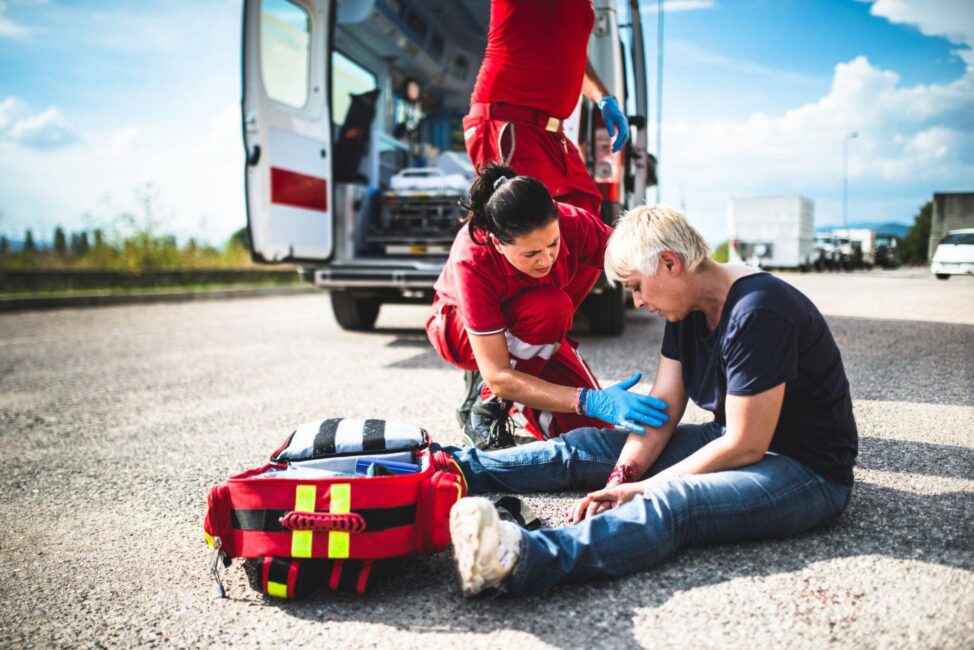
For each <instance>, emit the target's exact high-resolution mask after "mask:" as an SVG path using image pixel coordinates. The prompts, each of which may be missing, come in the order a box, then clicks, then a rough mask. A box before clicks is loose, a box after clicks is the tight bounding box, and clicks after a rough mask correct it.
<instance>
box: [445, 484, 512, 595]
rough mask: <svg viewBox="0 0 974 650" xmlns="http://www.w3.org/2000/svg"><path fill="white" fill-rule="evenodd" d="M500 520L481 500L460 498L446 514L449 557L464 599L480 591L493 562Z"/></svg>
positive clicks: (486, 502)
mask: <svg viewBox="0 0 974 650" xmlns="http://www.w3.org/2000/svg"><path fill="white" fill-rule="evenodd" d="M499 537H500V519H499V518H498V517H497V511H496V510H494V506H493V504H491V502H490V501H488V500H487V499H484V498H482V497H475V498H467V499H461V500H460V501H458V502H457V504H456V505H455V506H453V509H452V510H451V511H450V538H451V540H452V541H453V556H454V559H455V560H456V563H457V574H458V575H459V576H460V589H461V590H462V591H463V596H464V597H465V598H470V597H471V596H475V595H477V594H479V593H480V592H481V591H483V590H484V584H485V582H486V579H487V577H486V574H487V573H488V572H489V570H490V569H491V568H492V567H491V565H492V564H493V563H496V561H497V560H496V558H495V557H494V556H495V555H496V554H497V546H498V544H499V542H500V539H499Z"/></svg>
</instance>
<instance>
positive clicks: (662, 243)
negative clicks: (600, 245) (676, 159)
mask: <svg viewBox="0 0 974 650" xmlns="http://www.w3.org/2000/svg"><path fill="white" fill-rule="evenodd" d="M666 249H670V250H672V251H673V252H675V253H676V254H677V255H679V256H680V258H681V259H682V260H683V263H684V264H685V265H686V268H687V270H689V271H693V270H694V269H696V268H697V267H698V266H699V265H700V263H701V262H703V261H704V260H705V259H707V258H708V257H710V247H709V246H708V245H707V242H705V241H704V239H703V237H702V236H701V235H700V233H699V232H697V229H696V228H694V227H693V226H691V225H690V224H689V222H687V220H686V219H684V218H683V215H682V214H680V213H679V212H677V211H676V210H674V209H673V208H671V207H669V206H666V205H659V204H657V205H641V206H639V207H638V208H633V209H632V210H630V211H629V212H627V213H625V214H624V215H622V217H620V218H619V221H618V222H617V223H616V225H615V232H613V233H612V236H611V237H609V243H608V245H607V246H606V249H605V274H606V276H607V277H608V278H609V280H610V281H611V282H622V281H625V280H626V279H627V278H629V277H630V276H631V275H632V274H633V273H634V272H635V271H639V272H640V273H642V274H643V275H654V274H655V273H656V267H657V265H658V263H659V255H660V253H662V252H663V251H664V250H666Z"/></svg>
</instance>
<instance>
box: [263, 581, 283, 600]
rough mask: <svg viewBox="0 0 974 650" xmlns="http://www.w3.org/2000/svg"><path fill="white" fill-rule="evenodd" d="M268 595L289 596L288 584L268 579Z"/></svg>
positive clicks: (275, 596) (276, 596)
mask: <svg viewBox="0 0 974 650" xmlns="http://www.w3.org/2000/svg"><path fill="white" fill-rule="evenodd" d="M267 595H268V596H273V597H274V598H287V585H282V584H281V583H280V582H271V581H270V580H268V581H267Z"/></svg>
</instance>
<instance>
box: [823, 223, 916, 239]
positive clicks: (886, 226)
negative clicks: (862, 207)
mask: <svg viewBox="0 0 974 650" xmlns="http://www.w3.org/2000/svg"><path fill="white" fill-rule="evenodd" d="M841 227H842V226H834V225H829V226H822V227H820V228H816V229H815V230H816V232H830V231H831V230H833V229H835V228H841ZM849 227H850V228H867V229H869V230H874V231H876V232H882V233H889V234H891V235H896V236H897V237H899V238H900V239H902V238H903V237H906V233H908V232H909V231H910V224H906V223H896V222H894V221H886V222H883V221H857V222H855V223H850V224H849Z"/></svg>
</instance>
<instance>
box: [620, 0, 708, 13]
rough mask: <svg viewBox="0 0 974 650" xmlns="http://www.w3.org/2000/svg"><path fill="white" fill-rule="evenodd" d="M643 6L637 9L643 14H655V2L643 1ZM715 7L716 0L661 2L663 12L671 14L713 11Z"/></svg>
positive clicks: (664, 0)
mask: <svg viewBox="0 0 974 650" xmlns="http://www.w3.org/2000/svg"><path fill="white" fill-rule="evenodd" d="M643 3H646V4H643V6H642V7H641V8H640V9H639V11H640V12H641V13H644V14H655V13H656V2H655V0H648V2H647V0H643ZM716 6H717V2H716V0H663V12H664V13H671V12H675V11H697V10H699V9H713V8H715V7H716Z"/></svg>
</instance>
